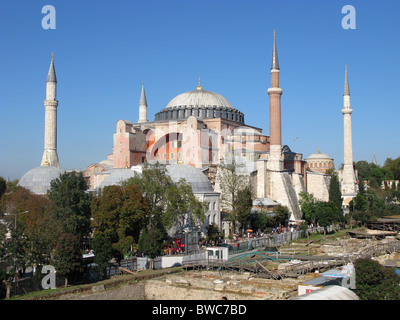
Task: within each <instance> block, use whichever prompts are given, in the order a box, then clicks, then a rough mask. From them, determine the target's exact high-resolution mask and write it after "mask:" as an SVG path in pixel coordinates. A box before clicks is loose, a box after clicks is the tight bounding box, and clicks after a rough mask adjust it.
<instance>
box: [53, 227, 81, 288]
mask: <svg viewBox="0 0 400 320" xmlns="http://www.w3.org/2000/svg"><path fill="white" fill-rule="evenodd" d="M53 263H54V267H55V268H56V271H57V274H60V275H63V276H64V278H65V287H67V286H68V281H71V280H72V281H74V280H76V279H77V278H78V275H79V274H80V273H81V272H82V271H83V261H82V253H81V248H80V242H79V238H78V236H77V235H74V234H69V233H64V234H63V235H61V237H60V239H59V240H58V242H57V245H56V248H55V251H54V260H53Z"/></svg>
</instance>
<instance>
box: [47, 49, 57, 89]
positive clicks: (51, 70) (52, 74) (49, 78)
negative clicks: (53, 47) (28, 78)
mask: <svg viewBox="0 0 400 320" xmlns="http://www.w3.org/2000/svg"><path fill="white" fill-rule="evenodd" d="M46 82H54V83H57V77H56V70H55V68H54V55H53V53H51V62H50V68H49V73H48V74H47V80H46Z"/></svg>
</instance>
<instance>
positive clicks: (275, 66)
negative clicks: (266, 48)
mask: <svg viewBox="0 0 400 320" xmlns="http://www.w3.org/2000/svg"><path fill="white" fill-rule="evenodd" d="M273 69H275V70H279V61H278V51H277V49H276V39H275V30H274V45H273V47H272V61H271V70H273Z"/></svg>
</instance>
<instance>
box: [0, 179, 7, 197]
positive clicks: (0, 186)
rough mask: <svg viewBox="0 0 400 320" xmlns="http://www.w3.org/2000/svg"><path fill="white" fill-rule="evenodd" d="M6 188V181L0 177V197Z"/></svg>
mask: <svg viewBox="0 0 400 320" xmlns="http://www.w3.org/2000/svg"><path fill="white" fill-rule="evenodd" d="M6 189H7V181H6V180H5V179H4V178H3V177H0V199H1V197H2V196H3V194H4V192H6Z"/></svg>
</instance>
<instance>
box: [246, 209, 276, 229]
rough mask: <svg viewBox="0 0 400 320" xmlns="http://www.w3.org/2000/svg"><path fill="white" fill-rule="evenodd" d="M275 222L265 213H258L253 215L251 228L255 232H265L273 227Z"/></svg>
mask: <svg viewBox="0 0 400 320" xmlns="http://www.w3.org/2000/svg"><path fill="white" fill-rule="evenodd" d="M272 226H273V221H272V218H271V217H270V216H268V215H267V213H266V212H264V211H257V212H255V213H254V214H252V215H251V227H252V228H253V230H258V229H261V230H265V228H266V227H272Z"/></svg>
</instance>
